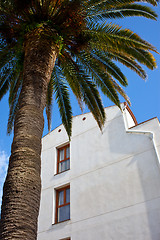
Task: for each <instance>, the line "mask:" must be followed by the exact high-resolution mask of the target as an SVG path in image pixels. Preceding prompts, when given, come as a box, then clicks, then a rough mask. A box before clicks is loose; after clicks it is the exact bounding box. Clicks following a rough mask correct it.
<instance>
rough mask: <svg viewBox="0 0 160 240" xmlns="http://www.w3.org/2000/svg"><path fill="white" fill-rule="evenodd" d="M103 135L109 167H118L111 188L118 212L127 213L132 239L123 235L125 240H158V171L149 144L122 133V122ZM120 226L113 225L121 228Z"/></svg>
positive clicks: (111, 125)
mask: <svg viewBox="0 0 160 240" xmlns="http://www.w3.org/2000/svg"><path fill="white" fill-rule="evenodd" d="M105 131H107V132H108V139H109V150H110V152H111V154H112V155H113V159H114V160H113V161H115V164H113V165H115V168H117V167H118V165H117V164H119V173H118V174H119V176H116V178H117V179H119V180H118V181H117V180H115V188H117V191H118V192H119V191H121V192H122V195H121V197H122V198H123V203H122V211H123V208H128V209H129V211H130V217H129V218H128V220H127V221H130V222H128V223H127V225H128V228H129V229H128V230H127V231H128V234H131V233H132V235H131V236H132V237H131V236H130V237H128V238H127V235H126V239H136V240H139V239H140V240H143V239H145V240H159V239H160V227H159V226H160V171H159V168H158V164H157V161H158V160H157V156H156V153H155V150H154V146H153V142H152V140H151V139H150V138H149V136H147V135H144V134H133V133H126V131H125V128H124V122H123V118H122V119H120V118H119V119H117V120H114V121H111V122H110V123H109V125H108V126H107V128H106V129H105ZM117 160H118V161H117ZM116 162H117V163H116ZM116 165H117V166H116ZM113 168H114V167H113ZM116 184H117V186H116ZM122 215H123V214H122ZM122 222H123V221H119V223H116V224H120V226H121V224H122V225H123V223H122ZM124 222H125V221H124ZM120 226H119V227H118V228H117V229H121V228H120ZM122 228H123V227H122Z"/></svg>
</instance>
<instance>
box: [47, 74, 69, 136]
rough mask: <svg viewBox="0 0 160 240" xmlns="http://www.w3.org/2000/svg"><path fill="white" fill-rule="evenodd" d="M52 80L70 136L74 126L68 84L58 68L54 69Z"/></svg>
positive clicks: (64, 123) (63, 120)
mask: <svg viewBox="0 0 160 240" xmlns="http://www.w3.org/2000/svg"><path fill="white" fill-rule="evenodd" d="M51 81H52V84H53V87H54V93H55V96H56V100H57V103H58V106H59V111H60V115H61V118H62V123H63V125H64V127H65V129H66V132H67V134H68V136H69V138H70V137H71V133H72V127H71V126H72V109H71V105H70V100H69V91H68V88H67V85H66V84H65V81H64V79H63V76H61V75H60V73H59V72H58V71H57V69H54V71H53V74H52V80H51Z"/></svg>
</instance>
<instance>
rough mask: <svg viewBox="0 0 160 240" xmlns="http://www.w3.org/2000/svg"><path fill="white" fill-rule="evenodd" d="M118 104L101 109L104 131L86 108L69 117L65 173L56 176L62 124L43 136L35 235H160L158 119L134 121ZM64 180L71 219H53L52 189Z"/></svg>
mask: <svg viewBox="0 0 160 240" xmlns="http://www.w3.org/2000/svg"><path fill="white" fill-rule="evenodd" d="M122 108H123V112H121V111H120V110H119V109H118V108H117V107H109V108H106V114H107V121H106V124H105V126H104V129H103V132H101V131H100V130H99V129H98V127H97V124H96V122H95V120H94V119H93V117H92V115H91V114H90V113H87V114H84V115H79V116H77V117H74V118H73V132H72V138H71V142H70V148H71V169H70V170H69V171H66V172H64V173H61V174H58V175H55V174H56V159H57V158H56V147H58V146H61V145H63V144H64V143H66V142H68V137H67V135H66V132H65V130H64V127H63V126H62V125H61V126H59V127H58V128H56V129H55V130H53V131H52V132H51V133H49V134H48V135H47V136H45V137H44V138H43V139H42V198H41V207H40V215H39V228H38V240H45V239H47V240H60V239H63V238H65V237H71V239H72V240H97V239H100V240H105V239H107V240H110V239H111V240H135V239H136V240H159V239H160V228H159V225H160V187H159V186H160V169H159V162H158V155H157V152H156V149H158V150H159V144H160V138H159V137H160V135H159V132H160V128H159V123H158V121H157V122H156V121H155V120H152V121H150V123H149V122H148V123H147V125H145V124H142V125H138V126H134V125H135V123H134V121H133V120H132V119H131V116H130V115H129V112H128V111H127V110H126V109H125V106H124V105H122ZM84 117H86V119H85V120H84V121H83V120H82V119H83V118H84ZM130 126H134V127H132V128H130V129H128V127H130ZM59 129H61V131H60V132H59V131H58V130H59ZM158 131H159V132H158ZM144 132H146V134H144ZM158 150H157V151H158ZM68 183H69V184H70V198H71V220H69V221H66V222H63V223H58V224H54V215H55V189H56V188H57V187H60V186H64V185H65V184H68Z"/></svg>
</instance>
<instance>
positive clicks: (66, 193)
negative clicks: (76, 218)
mask: <svg viewBox="0 0 160 240" xmlns="http://www.w3.org/2000/svg"><path fill="white" fill-rule="evenodd" d="M69 219H70V186H67V187H64V188H61V189H58V190H57V191H56V219H55V222H56V223H59V222H63V221H66V220H69Z"/></svg>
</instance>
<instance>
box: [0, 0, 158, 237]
mask: <svg viewBox="0 0 160 240" xmlns="http://www.w3.org/2000/svg"><path fill="white" fill-rule="evenodd" d="M137 2H139V0H137ZM141 2H142V1H141ZM144 2H146V1H144ZM147 2H148V3H150V4H152V5H154V6H155V5H156V4H157V3H156V0H147ZM0 13H1V25H0V29H1V40H0V51H1V56H0V60H1V63H0V69H1V70H0V71H1V80H0V99H1V98H2V97H3V96H4V95H5V93H6V92H7V91H8V90H9V105H10V114H9V120H8V133H10V132H11V130H12V128H13V125H14V139H13V143H12V148H11V156H10V160H9V167H8V173H7V177H6V181H5V184H4V189H3V200H2V208H1V223H0V239H1V240H4V239H5V240H10V239H12V240H13V239H23V240H25V239H27V240H32V239H36V236H37V217H38V212H39V204H40V192H41V179H40V171H41V157H40V155H41V137H42V133H43V125H44V120H43V111H44V109H45V108H46V114H47V118H48V125H49V126H50V119H51V109H52V96H53V93H54V94H55V97H56V100H57V102H58V105H59V110H60V114H61V118H62V122H63V124H64V126H65V128H66V131H67V133H68V136H69V137H70V136H71V125H72V110H71V104H70V100H69V90H68V89H69V88H70V89H71V90H72V91H73V93H74V94H75V96H76V98H77V100H78V103H79V105H80V107H81V108H82V106H83V102H84V103H85V104H86V105H87V106H88V108H89V109H90V111H91V112H92V114H93V116H94V118H95V119H96V121H97V123H98V125H99V127H100V128H102V126H103V124H104V121H105V113H104V109H103V104H102V101H101V98H100V95H99V92H98V89H101V90H102V92H103V93H104V94H105V95H106V96H107V97H109V98H110V99H111V100H112V101H113V102H114V103H115V104H116V105H117V106H119V107H120V101H119V94H120V95H122V96H123V97H124V98H125V99H126V101H127V102H129V99H128V97H127V95H126V94H125V92H124V90H123V89H122V87H121V86H120V85H119V84H121V85H122V86H127V79H126V77H125V76H124V74H123V73H122V71H121V70H120V68H119V67H118V66H117V65H116V64H115V62H116V61H118V62H120V63H122V64H124V65H125V66H127V67H129V68H130V69H132V70H133V71H135V72H136V73H137V74H138V75H139V76H141V77H142V78H143V79H145V78H146V73H145V71H144V70H143V68H142V67H141V64H143V65H146V66H147V67H148V68H150V69H154V68H155V67H156V62H155V59H154V57H153V55H152V53H151V52H150V51H154V52H156V49H155V48H154V47H153V46H152V45H151V44H150V43H148V42H146V41H144V40H143V39H141V38H140V37H139V36H138V35H136V34H135V33H133V32H132V31H130V30H128V29H122V28H121V27H119V26H118V25H115V24H112V23H110V19H111V18H123V17H128V16H143V17H146V18H150V19H156V17H157V16H156V13H155V12H154V11H153V10H152V9H151V8H149V7H147V6H145V5H140V4H139V3H135V0H118V1H117V0H88V1H86V0H23V1H21V0H2V1H1V5H0ZM107 20H108V22H107Z"/></svg>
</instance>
